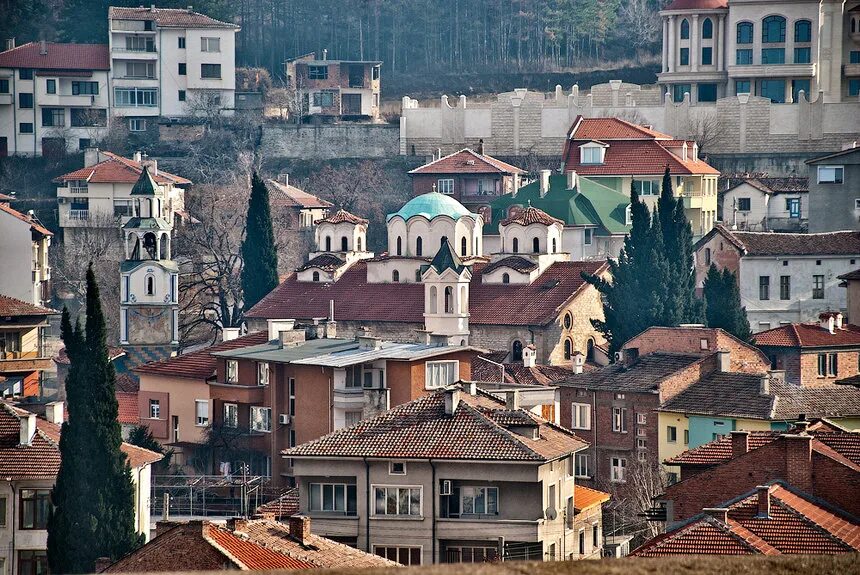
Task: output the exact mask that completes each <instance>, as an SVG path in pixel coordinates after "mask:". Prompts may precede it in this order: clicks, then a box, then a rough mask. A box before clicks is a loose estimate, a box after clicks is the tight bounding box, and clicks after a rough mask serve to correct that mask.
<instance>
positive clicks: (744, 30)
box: [737, 22, 753, 44]
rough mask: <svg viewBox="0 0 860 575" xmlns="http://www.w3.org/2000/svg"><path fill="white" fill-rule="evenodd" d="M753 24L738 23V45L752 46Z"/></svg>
mask: <svg viewBox="0 0 860 575" xmlns="http://www.w3.org/2000/svg"><path fill="white" fill-rule="evenodd" d="M752 42H753V24H752V22H739V23H738V42H737V43H738V44H752Z"/></svg>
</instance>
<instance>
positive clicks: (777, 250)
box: [696, 224, 860, 257]
mask: <svg viewBox="0 0 860 575" xmlns="http://www.w3.org/2000/svg"><path fill="white" fill-rule="evenodd" d="M717 233H718V234H721V235H722V236H723V237H725V238H726V239H727V240H728V241H730V242H731V243H732V244H733V245H735V246H736V247H737V248H738V249H740V250H741V251H742V255H747V256H766V257H770V256H816V255H820V256H828V255H836V256H838V255H846V256H857V255H860V232H857V231H841V232H822V233H815V234H794V233H776V232H738V231H732V230H730V229H728V228H727V227H725V226H724V225H723V224H716V225H715V226H714V228H713V229H712V230H711V231H710V232H708V233H707V234H705V236H704V237H703V238H702V239H700V240H699V241H698V242H697V243H696V247H697V248H698V247H699V246H701V245H703V244H704V243H706V242H707V241H708V240H710V239H711V237H713V235H714V234H717Z"/></svg>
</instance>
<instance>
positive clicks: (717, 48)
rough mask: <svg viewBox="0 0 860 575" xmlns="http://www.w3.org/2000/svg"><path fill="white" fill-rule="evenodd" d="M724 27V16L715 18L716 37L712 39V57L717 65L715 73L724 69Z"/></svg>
mask: <svg viewBox="0 0 860 575" xmlns="http://www.w3.org/2000/svg"><path fill="white" fill-rule="evenodd" d="M725 26H726V15H725V14H720V15H719V16H717V37H716V38H715V39H714V52H716V54H714V57H716V59H717V60H716V64H717V72H721V71H722V70H723V68H724V67H725V61H724V59H723V58H724V54H723V53H724V52H725V50H726V42H725V35H724V34H725V32H724V30H725Z"/></svg>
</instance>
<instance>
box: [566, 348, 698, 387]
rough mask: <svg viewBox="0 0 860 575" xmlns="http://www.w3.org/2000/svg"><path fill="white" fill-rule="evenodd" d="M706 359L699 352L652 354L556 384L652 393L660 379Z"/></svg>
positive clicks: (574, 376) (576, 375)
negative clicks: (697, 353)
mask: <svg viewBox="0 0 860 575" xmlns="http://www.w3.org/2000/svg"><path fill="white" fill-rule="evenodd" d="M702 359H703V356H701V355H695V354H683V353H665V352H655V353H649V354H648V355H644V356H641V357H639V358H637V359H636V361H634V362H633V363H631V364H629V365H628V364H621V363H615V364H612V365H607V366H606V367H602V368H599V369H595V370H593V371H587V372H583V373H571V374H570V375H569V376H568V377H567V378H566V379H564V380H561V381H556V382H554V385H566V386H569V387H580V388H585V389H603V390H617V391H638V392H643V393H650V392H655V391H657V390H658V389H659V386H660V382H661V381H663V380H664V379H666V378H667V377H669V376H671V375H672V374H674V373H676V372H678V371H680V370H682V369H684V368H686V367H689V366H691V365H693V364H694V363H696V362H699V361H702Z"/></svg>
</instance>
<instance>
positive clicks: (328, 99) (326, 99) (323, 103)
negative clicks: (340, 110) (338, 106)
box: [313, 92, 334, 108]
mask: <svg viewBox="0 0 860 575" xmlns="http://www.w3.org/2000/svg"><path fill="white" fill-rule="evenodd" d="M313 99H314V106H316V107H318V108H331V107H332V106H334V93H333V92H314V94H313Z"/></svg>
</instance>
